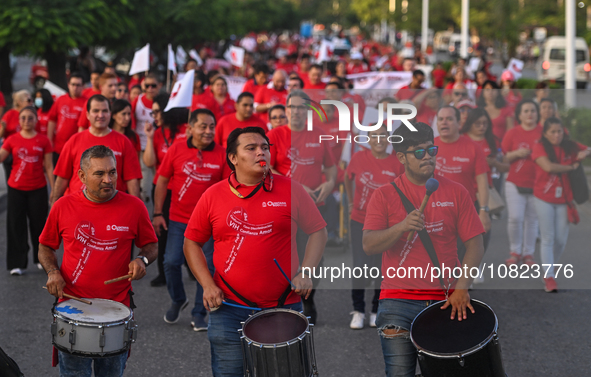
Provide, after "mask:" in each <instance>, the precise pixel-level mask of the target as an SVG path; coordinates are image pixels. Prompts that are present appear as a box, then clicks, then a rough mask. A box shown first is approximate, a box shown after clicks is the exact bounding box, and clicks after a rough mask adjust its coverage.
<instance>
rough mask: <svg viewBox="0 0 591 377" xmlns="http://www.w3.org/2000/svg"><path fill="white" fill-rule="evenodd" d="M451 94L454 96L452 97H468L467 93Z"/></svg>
mask: <svg viewBox="0 0 591 377" xmlns="http://www.w3.org/2000/svg"><path fill="white" fill-rule="evenodd" d="M453 94H454V96H458V97H465V96H467V95H468V93H466V92H454V93H453Z"/></svg>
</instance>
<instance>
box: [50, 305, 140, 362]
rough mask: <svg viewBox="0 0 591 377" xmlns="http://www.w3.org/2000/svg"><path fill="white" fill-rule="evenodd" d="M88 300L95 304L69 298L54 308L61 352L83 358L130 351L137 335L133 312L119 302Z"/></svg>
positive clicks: (55, 333) (56, 340)
mask: <svg viewBox="0 0 591 377" xmlns="http://www.w3.org/2000/svg"><path fill="white" fill-rule="evenodd" d="M88 300H89V301H91V302H92V305H87V304H84V303H81V302H77V301H74V300H66V301H63V302H60V303H59V304H57V305H56V306H55V307H54V308H53V310H52V312H53V323H52V324H51V336H52V343H53V345H54V346H55V347H56V348H57V349H59V350H60V351H63V352H67V353H70V354H72V355H77V356H83V357H105V356H114V355H118V354H121V353H124V352H127V351H128V350H129V347H130V346H131V343H134V342H135V339H136V335H137V325H136V324H135V321H134V320H133V319H132V318H133V311H132V310H131V309H130V308H128V307H127V306H125V305H123V304H121V303H119V302H116V301H111V300H104V299H100V298H93V299H88Z"/></svg>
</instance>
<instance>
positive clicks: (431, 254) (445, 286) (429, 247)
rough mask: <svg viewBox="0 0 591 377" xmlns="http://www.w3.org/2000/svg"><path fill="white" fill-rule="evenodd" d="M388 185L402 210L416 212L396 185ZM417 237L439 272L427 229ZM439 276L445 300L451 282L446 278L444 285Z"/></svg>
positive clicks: (438, 265)
mask: <svg viewBox="0 0 591 377" xmlns="http://www.w3.org/2000/svg"><path fill="white" fill-rule="evenodd" d="M390 183H391V184H392V186H394V188H395V189H396V191H397V192H398V195H400V199H401V200H402V205H403V206H404V209H405V210H406V212H407V213H411V212H412V211H414V210H416V208H415V206H414V205H413V204H412V203H411V202H410V200H408V198H407V197H406V195H404V194H403V193H402V191H401V190H400V189H399V188H398V186H396V183H394V182H390ZM418 235H419V238H420V239H421V242H422V243H423V246H424V247H425V250H427V254H429V257H430V258H431V262H433V265H434V266H435V267H437V268H438V269H439V270H441V265H440V264H439V259H438V258H437V252H436V251H435V247H434V246H433V242H432V241H431V237H430V236H429V233H427V229H426V228H423V229H421V230H420V231H419V232H418ZM441 275H442V274H439V284H441V288H442V289H443V292H444V293H445V299H446V300H447V299H448V297H449V290H450V288H451V285H452V282H451V281H450V280H449V278H448V279H447V284H445V281H444V280H443V277H442V276H441Z"/></svg>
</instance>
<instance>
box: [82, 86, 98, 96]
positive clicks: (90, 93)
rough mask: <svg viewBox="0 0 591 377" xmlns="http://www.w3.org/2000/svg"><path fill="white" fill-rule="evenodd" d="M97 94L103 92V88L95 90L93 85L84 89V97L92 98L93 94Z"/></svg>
mask: <svg viewBox="0 0 591 377" xmlns="http://www.w3.org/2000/svg"><path fill="white" fill-rule="evenodd" d="M97 94H101V90H100V89H98V90H94V89H93V88H92V87H90V88H86V89H84V90H83V91H82V97H86V98H90V97H92V96H95V95H97Z"/></svg>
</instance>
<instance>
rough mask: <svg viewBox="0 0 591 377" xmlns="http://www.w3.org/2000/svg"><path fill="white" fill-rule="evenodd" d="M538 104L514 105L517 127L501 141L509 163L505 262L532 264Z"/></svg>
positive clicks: (536, 223) (540, 131)
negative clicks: (534, 151) (507, 243)
mask: <svg viewBox="0 0 591 377" xmlns="http://www.w3.org/2000/svg"><path fill="white" fill-rule="evenodd" d="M539 114H540V113H539V110H538V104H537V103H535V102H534V101H532V100H523V101H521V102H520V103H519V104H518V105H517V107H516V108H515V120H516V121H517V122H518V123H519V124H518V126H515V127H514V128H512V129H510V130H509V131H507V133H506V134H505V137H504V138H503V142H502V144H501V146H502V149H503V153H504V154H505V161H507V162H509V163H510V164H511V167H510V169H509V174H508V175H507V180H506V182H505V197H506V199H507V210H508V212H509V219H508V221H507V228H508V235H509V253H510V256H509V258H508V259H507V260H506V261H505V263H506V264H507V265H512V264H519V263H520V262H522V263H524V264H527V265H529V266H532V265H534V264H535V261H534V251H535V248H536V238H537V237H538V217H537V215H536V209H535V204H534V195H533V193H534V181H535V174H536V170H535V163H534V161H533V160H532V158H531V153H532V149H533V147H534V145H535V144H536V142H537V141H538V140H540V138H541V137H542V127H540V126H539V124H538V122H539V119H540V118H539V117H540V116H539Z"/></svg>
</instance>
